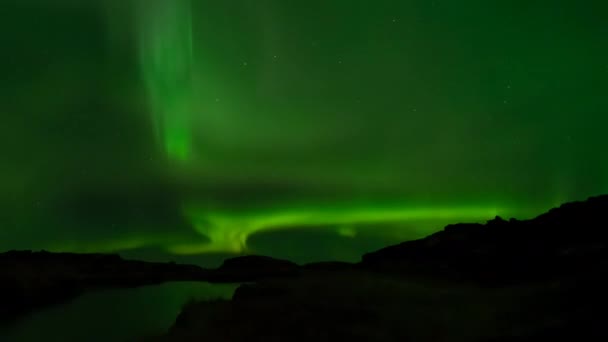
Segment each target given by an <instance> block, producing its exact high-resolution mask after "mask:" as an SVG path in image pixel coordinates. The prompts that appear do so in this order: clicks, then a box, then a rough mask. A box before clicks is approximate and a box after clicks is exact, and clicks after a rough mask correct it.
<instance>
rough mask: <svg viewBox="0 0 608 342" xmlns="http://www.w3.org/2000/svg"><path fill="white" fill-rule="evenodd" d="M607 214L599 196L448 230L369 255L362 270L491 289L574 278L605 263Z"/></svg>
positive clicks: (604, 200) (607, 258) (607, 199)
mask: <svg viewBox="0 0 608 342" xmlns="http://www.w3.org/2000/svg"><path fill="white" fill-rule="evenodd" d="M607 211H608V196H600V197H592V198H590V199H588V200H587V201H584V202H573V203H567V204H564V205H562V206H561V207H559V208H555V209H552V210H550V211H549V212H547V213H545V214H542V215H540V216H538V217H536V218H534V219H531V220H525V221H518V220H509V221H506V220H504V219H502V218H500V217H496V218H495V219H493V220H490V221H488V222H487V223H486V224H485V225H482V224H455V225H448V226H447V227H445V228H444V230H443V231H440V232H437V233H435V234H433V235H431V236H428V237H426V238H423V239H420V240H415V241H407V242H404V243H401V244H399V245H396V246H390V247H386V248H383V249H381V250H379V251H376V252H373V253H368V254H366V255H364V256H363V258H362V262H361V266H362V267H364V268H366V269H370V270H376V271H384V272H392V273H400V274H404V275H414V274H421V275H427V276H428V275H432V276H443V277H452V278H458V279H464V280H479V281H484V282H489V283H493V284H503V283H504V284H507V283H508V284H513V283H517V282H522V281H530V280H540V279H549V278H552V277H563V276H565V275H574V274H575V273H581V272H585V271H589V270H590V267H591V268H593V267H597V266H599V265H605V264H606V263H607V261H608V249H607V247H608V230H607V229H606V227H608V218H607V217H606V215H605V214H604V213H605V212H607ZM591 265H595V266H591Z"/></svg>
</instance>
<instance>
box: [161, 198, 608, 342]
mask: <svg viewBox="0 0 608 342" xmlns="http://www.w3.org/2000/svg"><path fill="white" fill-rule="evenodd" d="M606 212H608V196H600V197H594V198H590V199H588V200H587V201H583V202H574V203H568V204H564V205H562V206H560V207H559V208H556V209H552V210H550V211H549V212H547V213H545V214H542V215H540V216H538V217H536V218H534V219H531V220H522V221H520V220H516V219H509V220H505V219H503V218H500V217H496V218H494V219H492V220H490V221H488V222H487V223H486V224H454V225H449V226H447V227H445V228H444V229H443V230H442V231H440V232H437V233H435V234H432V235H430V236H428V237H426V238H423V239H420V240H415V241H406V242H403V243H401V244H398V245H395V246H390V247H386V248H383V249H381V250H379V251H376V252H372V253H368V254H366V255H364V256H363V258H362V261H361V263H359V264H357V265H349V264H345V263H331V262H328V263H315V264H309V265H304V266H302V267H300V273H299V276H298V277H292V278H289V277H285V278H280V279H279V278H275V279H263V280H260V281H258V282H256V283H255V284H245V285H242V286H241V287H239V288H238V290H237V291H236V292H235V294H234V297H233V299H232V300H231V301H214V302H198V303H197V302H195V303H191V304H189V305H188V306H187V307H185V308H184V309H183V310H182V313H181V314H180V316H179V317H178V319H177V321H176V323H175V325H174V326H173V327H172V328H171V330H170V331H169V332H168V333H167V334H166V335H164V336H161V337H159V339H158V340H160V341H190V340H204V339H208V340H222V341H251V340H254V341H262V340H264V341H311V340H315V341H337V340H348V341H477V342H488V341H518V342H522V341H538V340H549V339H550V340H556V339H563V338H566V339H568V340H573V341H575V340H604V339H608V332H607V331H606V329H605V328H604V327H605V321H606V314H605V308H606V306H607V305H608V296H607V295H606V293H605V288H606V286H608V280H606V279H608V267H606V266H608V248H607V246H608V231H607V230H606V228H608V222H607V221H608V218H607V216H606V215H605V214H604V213H606ZM266 263H267V261H266V260H264V259H255V258H254V259H243V260H238V261H237V260H234V261H230V262H228V263H227V264H226V266H225V268H226V269H227V270H231V269H234V270H242V269H247V268H249V267H254V265H259V264H262V265H264V264H266ZM255 267H259V266H255ZM293 267H295V266H293ZM261 268H262V269H263V267H261ZM488 285H491V286H488Z"/></svg>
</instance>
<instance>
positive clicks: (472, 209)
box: [170, 203, 504, 254]
mask: <svg viewBox="0 0 608 342" xmlns="http://www.w3.org/2000/svg"><path fill="white" fill-rule="evenodd" d="M500 212H504V210H503V209H498V208H496V207H493V206H463V207H432V206H429V207H411V206H410V207H408V206H406V205H404V204H401V203H394V204H390V205H384V206H369V205H366V206H362V205H348V206H347V205H345V206H332V207H323V206H310V207H293V208H275V209H267V210H261V211H250V212H240V213H234V212H222V211H217V210H213V211H210V210H206V209H205V208H204V207H203V206H200V205H196V204H191V205H188V206H185V207H184V214H185V216H186V217H187V218H188V219H190V221H191V222H193V225H194V227H195V229H196V230H197V231H198V232H199V233H201V234H202V235H205V236H207V237H208V238H209V239H210V241H211V242H210V243H206V244H189V245H176V246H172V247H170V251H171V252H174V253H178V254H190V253H202V252H211V251H213V252H235V253H239V252H243V251H245V250H246V249H247V239H248V238H249V237H250V236H251V235H252V234H254V233H257V232H261V231H269V230H289V229H293V228H297V227H302V226H328V227H333V228H330V229H334V230H335V232H336V233H337V234H340V235H342V236H347V237H354V236H355V235H356V234H357V230H356V225H357V224H382V223H389V222H408V221H420V220H440V221H443V220H459V219H465V220H474V221H478V220H484V219H489V218H492V217H494V216H496V215H497V214H498V213H500Z"/></svg>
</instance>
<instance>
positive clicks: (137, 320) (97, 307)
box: [0, 282, 238, 342]
mask: <svg viewBox="0 0 608 342" xmlns="http://www.w3.org/2000/svg"><path fill="white" fill-rule="evenodd" d="M236 286H238V285H236V284H209V283H200V282H198V283H197V282H174V283H167V284H162V285H156V286H145V287H140V288H133V289H109V290H102V291H95V292H90V293H87V294H85V295H83V296H81V297H78V298H76V299H74V300H73V301H71V302H69V303H66V304H64V305H59V306H56V307H52V308H48V309H45V310H41V311H39V312H35V313H34V314H32V315H31V316H28V317H25V318H23V319H21V320H20V321H18V322H17V323H16V324H15V325H14V326H11V327H3V328H2V329H1V330H0V341H11V342H12V341H15V342H18V341H45V340H60V341H133V340H136V339H137V338H139V337H142V336H149V335H154V334H159V333H162V332H164V331H166V330H167V329H168V328H169V327H170V326H171V324H173V322H174V321H175V318H176V317H177V315H178V314H179V312H180V309H181V308H182V306H183V305H184V304H185V303H187V302H188V301H189V300H190V299H216V298H230V297H231V296H232V293H233V292H234V290H235V288H236Z"/></svg>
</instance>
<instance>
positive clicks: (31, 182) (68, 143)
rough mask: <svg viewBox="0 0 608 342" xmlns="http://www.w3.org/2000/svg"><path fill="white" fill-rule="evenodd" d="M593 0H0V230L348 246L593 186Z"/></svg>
mask: <svg viewBox="0 0 608 342" xmlns="http://www.w3.org/2000/svg"><path fill="white" fill-rule="evenodd" d="M607 10H608V4H606V3H605V2H604V1H599V0H598V1H596V0H591V1H584V2H583V1H574V0H570V1H567V0H551V1H550V0H536V1H530V0H528V1H513V0H511V1H503V0H498V1H481V0H462V1H455V0H435V1H430V0H394V1H393V0H374V1H371V0H367V1H363V0H332V1H327V0H323V1H322V0H308V1H297V0H294V1H283V0H249V1H246V0H231V1H207V0H198V1H197V0H190V1H187V0H131V1H126V0H120V1H119V0H103V1H102V0H95V1H76V0H54V1H51V0H27V1H23V0H6V1H3V2H2V4H0V29H1V30H0V32H1V33H0V42H2V45H0V51H1V52H2V53H1V54H0V74H1V75H2V77H1V78H0V152H1V153H0V165H1V167H0V189H1V190H2V191H0V204H1V205H2V206H1V207H0V249H3V250H6V249H13V248H15V249H29V248H31V249H40V248H45V249H50V250H70V251H103V252H122V253H125V254H127V255H133V256H137V257H145V258H160V259H163V258H168V257H175V258H195V257H197V256H201V255H203V256H204V255H209V253H211V254H212V255H224V254H231V253H241V252H253V253H263V254H270V255H274V256H279V257H287V258H291V259H294V260H301V261H307V260H318V259H327V258H332V259H343V260H352V259H356V257H357V256H358V255H360V254H361V253H363V252H365V251H369V250H372V249H376V248H379V247H382V246H384V245H386V244H390V243H396V242H399V241H401V240H404V239H409V238H415V237H420V236H424V235H425V234H428V233H430V232H432V231H435V230H437V229H440V228H441V227H442V226H443V225H445V224H447V223H451V222H460V221H484V220H487V219H490V218H492V217H493V216H495V215H497V214H499V215H502V216H505V217H518V218H527V217H531V216H534V215H536V214H538V213H540V212H542V211H543V210H545V209H547V208H550V207H552V206H554V205H557V204H559V203H561V202H564V201H568V200H579V199H584V198H586V197H588V196H590V195H596V194H600V193H606V192H608V160H607V159H606V157H605V153H604V149H605V147H606V146H608V144H607V143H606V140H605V138H604V137H605V130H606V127H608V115H607V114H608V113H607V112H608V102H607V101H606V100H605V98H606V93H607V91H608V45H607V44H606V42H605V37H606V35H607V34H608V25H606V24H605V18H604V16H603V15H602V14H603V13H606V11H607ZM192 260H194V259H192Z"/></svg>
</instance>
